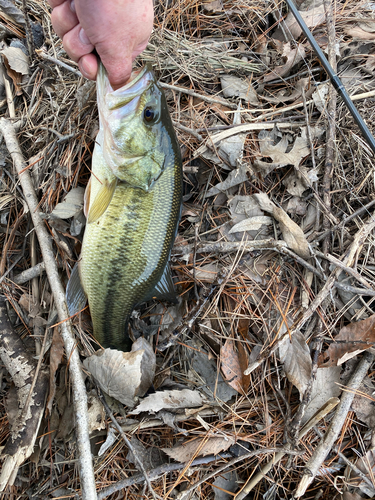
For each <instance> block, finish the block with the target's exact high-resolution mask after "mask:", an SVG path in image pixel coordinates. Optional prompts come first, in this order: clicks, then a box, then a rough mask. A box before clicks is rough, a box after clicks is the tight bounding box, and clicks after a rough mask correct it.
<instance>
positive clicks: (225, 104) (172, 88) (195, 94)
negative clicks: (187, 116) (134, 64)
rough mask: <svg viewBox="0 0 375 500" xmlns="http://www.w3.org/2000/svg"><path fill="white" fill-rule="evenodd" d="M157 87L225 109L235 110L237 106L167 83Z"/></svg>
mask: <svg viewBox="0 0 375 500" xmlns="http://www.w3.org/2000/svg"><path fill="white" fill-rule="evenodd" d="M159 85H160V86H161V87H163V88H164V89H169V90H175V91H176V92H181V93H182V94H187V95H191V96H193V97H199V99H202V101H206V102H210V103H212V104H221V105H222V106H225V107H226V108H231V109H237V104H234V103H232V102H230V101H227V100H226V99H220V98H218V97H210V96H208V95H202V94H199V93H198V92H195V91H194V90H191V89H186V88H184V87H176V85H169V84H168V83H164V82H159Z"/></svg>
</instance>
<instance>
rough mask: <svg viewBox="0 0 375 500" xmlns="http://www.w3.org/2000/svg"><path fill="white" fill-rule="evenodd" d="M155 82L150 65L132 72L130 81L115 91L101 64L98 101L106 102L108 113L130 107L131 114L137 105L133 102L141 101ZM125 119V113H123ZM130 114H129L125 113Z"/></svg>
mask: <svg viewBox="0 0 375 500" xmlns="http://www.w3.org/2000/svg"><path fill="white" fill-rule="evenodd" d="M153 82H154V76H153V73H152V71H151V68H150V66H149V65H146V66H144V67H143V68H141V69H140V70H134V71H132V74H131V76H130V80H129V81H128V83H126V84H125V85H124V86H123V87H121V88H119V89H117V90H113V89H112V87H111V84H110V83H109V80H108V76H107V72H106V71H105V69H104V66H103V65H102V64H101V65H100V68H99V73H98V79H97V88H98V99H100V100H102V101H104V102H103V104H104V107H102V109H103V110H104V109H107V110H108V112H112V111H115V110H118V109H119V108H127V107H128V106H129V105H130V106H129V108H130V109H129V113H130V112H132V111H134V109H135V106H134V104H135V103H132V101H137V102H138V100H139V97H140V96H141V95H142V94H143V92H144V91H145V90H147V89H148V88H149V87H150V85H151V84H152V83H153ZM121 114H122V115H123V116H122V117H123V118H124V112H123V113H121ZM125 114H128V113H125Z"/></svg>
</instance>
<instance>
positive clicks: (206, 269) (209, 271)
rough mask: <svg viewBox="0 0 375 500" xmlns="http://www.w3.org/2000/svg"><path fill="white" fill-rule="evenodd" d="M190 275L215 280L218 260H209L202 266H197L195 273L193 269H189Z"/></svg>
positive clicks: (200, 278) (203, 279)
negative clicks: (209, 261)
mask: <svg viewBox="0 0 375 500" xmlns="http://www.w3.org/2000/svg"><path fill="white" fill-rule="evenodd" d="M189 272H190V274H191V275H192V276H195V278H196V279H197V280H200V281H206V282H208V283H212V282H213V281H215V279H216V276H217V273H218V272H219V264H218V262H211V263H209V264H205V265H204V266H200V267H197V268H196V269H195V273H194V272H193V270H191V271H189Z"/></svg>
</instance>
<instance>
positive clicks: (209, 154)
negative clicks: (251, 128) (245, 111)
mask: <svg viewBox="0 0 375 500" xmlns="http://www.w3.org/2000/svg"><path fill="white" fill-rule="evenodd" d="M233 125H241V113H234V116H233ZM246 135H247V134H244V133H242V134H241V133H238V134H234V135H230V136H229V137H226V138H224V139H222V140H221V141H219V143H218V145H217V146H216V152H217V153H218V155H217V154H216V152H213V151H211V150H209V149H207V150H206V151H204V152H202V156H203V158H206V159H207V160H210V161H212V162H214V163H217V164H218V165H220V166H221V167H222V168H224V169H226V170H229V169H230V167H228V165H230V166H232V167H238V166H239V165H241V160H242V156H243V148H244V144H245V139H246ZM224 162H225V163H224Z"/></svg>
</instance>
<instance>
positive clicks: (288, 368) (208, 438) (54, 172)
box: [0, 0, 375, 500]
mask: <svg viewBox="0 0 375 500" xmlns="http://www.w3.org/2000/svg"><path fill="white" fill-rule="evenodd" d="M20 4H21V3H20V2H15V3H13V2H11V1H10V0H6V1H4V0H1V1H0V39H1V42H0V54H1V72H0V114H1V117H5V118H10V119H11V120H12V123H14V124H15V127H16V128H17V131H18V140H19V143H20V145H21V148H22V152H23V155H24V158H25V160H26V162H27V170H28V172H29V173H30V175H31V177H32V181H33V184H34V189H35V192H36V195H37V197H38V201H39V210H40V211H41V215H42V217H43V219H44V224H45V225H46V227H47V228H48V231H49V235H50V238H51V241H52V244H53V251H54V254H55V261H56V263H57V265H58V267H59V272H60V277H61V280H62V281H63V283H64V284H66V283H67V281H68V279H69V276H70V273H71V270H72V268H73V266H74V264H75V262H76V261H77V259H78V258H79V253H80V249H81V242H82V237H83V233H84V226H85V217H84V215H83V210H82V207H83V196H84V190H85V187H86V185H87V182H88V179H89V177H90V164H91V155H92V150H93V147H94V143H95V137H96V133H97V131H98V117H97V107H96V96H95V83H94V82H89V81H86V80H85V79H84V78H83V77H82V76H80V73H79V71H78V68H77V65H76V64H75V63H74V62H72V61H70V60H69V59H68V57H67V55H66V53H65V52H64V49H63V47H62V43H61V41H60V40H59V39H58V37H57V36H56V35H55V34H54V32H53V29H52V27H51V24H50V11H49V10H48V8H47V7H46V4H45V2H42V1H41V0H31V1H29V2H27V12H23V11H22V9H21V6H20ZM296 4H297V7H298V9H299V10H300V12H301V15H302V16H303V18H304V20H305V22H306V24H307V25H308V26H309V28H310V29H311V30H312V31H313V34H314V37H315V38H316V40H317V42H318V44H319V45H320V46H321V48H322V49H323V51H325V52H326V53H327V57H329V58H330V60H331V63H332V64H334V65H336V70H337V73H338V75H339V76H340V78H341V80H342V81H343V83H344V85H345V87H346V88H347V90H348V92H349V93H350V95H351V96H352V98H353V101H354V102H355V104H356V106H357V108H358V110H359V111H360V113H361V115H362V117H363V118H364V120H365V121H366V123H367V124H368V126H369V128H370V129H372V126H373V123H374V116H373V115H374V112H375V103H374V98H375V89H374V72H375V35H374V32H375V11H374V5H373V4H372V3H370V2H367V1H366V2H361V1H358V0H348V1H343V0H342V1H339V0H338V1H337V2H334V3H332V2H330V1H328V0H325V1H323V0H315V1H312V0H305V1H298V2H296ZM155 15H156V17H155V30H154V33H153V35H152V38H151V40H150V43H149V46H148V48H147V49H146V51H145V52H144V53H143V55H142V56H141V57H140V58H139V61H138V64H140V65H142V64H143V63H144V62H148V63H151V64H152V66H153V67H154V69H155V72H156V73H157V75H158V77H159V78H160V82H161V85H162V86H163V87H164V90H165V94H166V97H167V101H168V105H169V109H170V113H171V116H172V120H173V123H174V126H175V129H176V132H177V135H178V139H179V142H180V146H181V151H182V157H183V169H184V198H183V199H184V203H183V210H182V217H181V221H180V226H179V231H178V236H177V238H176V241H175V245H174V248H173V250H172V257H171V265H172V270H173V275H174V279H175V283H176V289H177V291H178V296H179V299H178V304H173V305H170V304H167V303H158V302H156V301H151V302H149V303H147V304H143V305H142V306H141V307H139V308H137V310H136V311H134V313H133V315H132V318H131V321H130V327H129V328H130V334H131V336H132V339H133V341H134V344H133V348H132V351H131V352H130V353H121V352H117V351H111V350H106V351H104V352H103V351H100V353H99V354H98V355H95V354H94V351H95V349H99V346H98V345H97V344H96V343H95V339H93V337H92V324H91V319H90V314H89V310H88V309H85V310H84V311H82V312H81V313H80V314H79V315H77V316H75V317H74V318H73V319H72V321H73V325H74V332H75V336H76V338H75V340H76V343H77V349H78V350H79V353H80V357H81V360H82V366H83V367H84V368H83V369H84V373H85V375H86V379H85V384H86V390H87V394H88V401H89V408H88V420H89V427H90V439H91V445H92V453H93V457H94V468H95V480H96V488H97V490H98V494H99V495H101V496H99V498H111V499H115V498H123V497H125V495H126V498H129V499H132V498H139V497H140V496H141V497H142V498H153V497H155V498H156V496H159V497H161V498H179V499H187V498H192V499H193V498H195V499H197V498H207V499H215V500H224V499H229V498H232V497H235V498H236V499H237V500H240V499H242V498H267V499H273V498H274V499H279V498H281V499H283V498H290V497H291V495H292V494H295V495H296V496H302V497H303V498H306V499H307V498H322V499H333V498H345V499H346V500H359V499H360V498H373V497H374V496H375V482H374V449H375V448H374V446H375V440H374V429H375V412H374V405H373V400H374V399H373V392H374V388H375V380H374V374H373V371H372V369H371V366H372V362H373V354H372V349H373V343H374V341H375V310H374V306H373V302H374V297H375V287H374V283H375V255H374V247H373V242H374V229H375V223H374V221H373V211H374V208H375V200H374V195H373V190H374V161H373V153H372V152H371V149H370V147H369V146H368V145H367V144H366V142H365V141H364V139H363V138H362V136H361V133H360V131H359V129H358V128H357V126H356V125H355V124H354V122H353V119H352V117H351V115H350V113H349V112H348V110H347V108H346V107H345V105H344V104H343V103H342V102H341V100H340V99H339V98H337V97H336V94H335V92H334V91H333V89H332V88H331V85H330V83H329V81H328V78H327V76H326V74H325V73H324V71H323V70H322V67H321V65H320V63H319V61H318V60H317V58H316V56H315V54H314V52H313V51H312V49H311V47H310V45H309V43H308V42H307V41H306V39H305V37H304V35H303V33H302V31H301V29H300V28H299V26H298V24H297V23H296V21H295V19H294V17H293V15H292V14H291V13H288V10H287V7H286V5H285V2H283V1H275V2H270V1H266V0H257V1H256V0H243V1H241V2H240V1H238V0H214V1H207V2H200V1H197V0H193V1H192V0H175V1H172V2H170V1H167V0H165V1H162V0H159V2H156V6H155ZM327 16H328V19H332V20H333V22H328V23H327ZM0 128H1V127H0ZM0 151H1V155H0V180H1V183H0V245H1V248H2V252H1V259H0V286H1V295H2V298H1V300H3V299H4V302H1V303H0V320H1V322H2V324H5V321H8V320H7V319H5V318H6V317H7V318H9V325H8V326H7V328H8V330H7V331H8V332H11V331H13V333H15V334H16V335H17V338H18V337H19V338H21V339H22V341H23V343H22V345H21V344H20V345H19V346H18V344H17V346H18V347H17V349H20V351H17V352H24V351H22V349H23V347H22V346H24V348H25V349H26V352H27V353H28V356H29V357H27V363H29V364H30V366H33V367H34V368H35V369H38V370H39V371H41V373H44V374H45V391H44V392H43V394H44V395H45V397H43V398H42V402H41V406H40V420H38V421H35V422H34V424H35V438H36V439H35V443H34V444H33V448H32V450H30V453H31V454H29V455H28V456H27V457H26V458H27V460H26V461H24V462H23V463H22V464H20V465H19V467H15V469H14V472H13V475H12V477H11V478H10V479H9V481H7V482H6V484H3V483H2V476H1V473H0V488H1V489H2V493H0V495H1V498H4V499H5V498H7V499H8V498H30V499H31V498H75V497H77V495H79V494H80V478H79V474H78V470H77V467H76V458H77V453H78V449H77V442H76V435H75V415H74V408H73V405H72V404H71V401H72V394H71V381H70V378H69V362H70V360H69V358H67V357H66V355H65V351H64V344H63V341H62V338H61V334H60V327H59V324H58V320H57V312H56V305H55V303H54V299H53V295H52V293H51V288H50V285H49V283H48V280H47V278H46V275H45V263H44V262H43V259H42V257H41V252H40V249H39V246H38V241H37V238H36V236H35V232H34V230H33V224H32V221H31V215H30V212H29V209H28V205H27V200H26V197H25V195H24V193H23V192H22V189H21V188H20V185H19V181H18V177H17V173H16V171H15V170H14V168H13V163H12V160H11V158H10V155H9V151H8V150H7V148H6V146H5V144H4V143H3V142H2V143H1V144H0ZM5 298H6V300H5ZM2 304H3V305H2ZM7 324H8V323H7ZM4 331H5V327H4ZM9 335H10V333H9ZM1 341H2V342H3V339H2V340H1ZM4 345H5V344H4V343H1V344H0V350H1V351H4V350H5V351H6V349H4ZM8 347H9V346H8ZM0 355H1V353H0ZM1 356H2V355H1ZM1 359H2V363H4V364H5V361H4V359H3V357H2V358H1ZM25 359H26V358H25ZM0 374H1V377H0V383H1V393H0V398H1V403H2V404H1V407H0V418H1V422H2V425H1V435H0V439H1V441H0V446H1V447H5V449H3V448H1V450H2V452H3V456H2V459H4V457H5V456H6V455H7V454H8V455H9V453H10V452H9V442H10V441H11V440H12V439H13V436H14V426H15V422H17V421H18V420H17V419H19V418H20V415H21V416H22V409H23V405H25V404H26V403H25V400H24V399H21V398H20V387H19V385H17V383H18V382H17V380H16V379H17V377H16V375H15V374H14V373H8V371H6V370H5V369H4V368H3V367H1V369H0ZM358 374H359V375H358ZM98 387H99V389H98ZM103 392H104V396H103ZM98 393H99V395H98ZM103 397H104V398H105V400H104V401H103ZM22 401H23V402H22ZM103 403H104V405H103ZM111 414H112V417H113V415H114V418H115V421H116V422H117V426H116V425H115V424H114V422H113V420H111V418H110V416H111ZM119 427H120V430H121V432H122V433H123V434H125V438H126V437H127V440H126V439H123V437H122V436H121V433H120V432H119ZM330 439H331V441H332V442H331V441H330ZM0 467H1V465H0ZM305 467H307V468H308V469H309V470H310V471H312V477H311V481H310V482H309V481H308V479H307V477H308V476H309V475H308V474H306V473H305ZM145 471H146V473H147V476H148V482H149V485H152V486H151V487H150V486H146V483H145V477H144V472H145ZM307 483H308V484H307Z"/></svg>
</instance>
